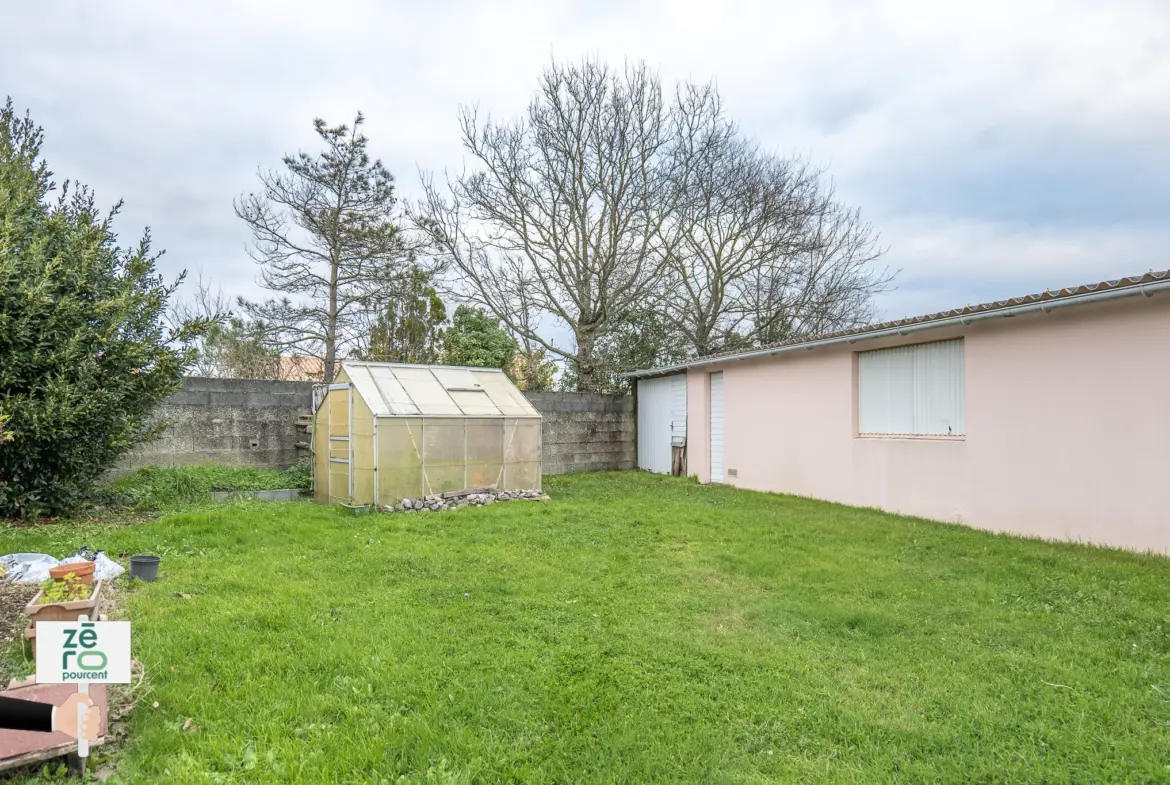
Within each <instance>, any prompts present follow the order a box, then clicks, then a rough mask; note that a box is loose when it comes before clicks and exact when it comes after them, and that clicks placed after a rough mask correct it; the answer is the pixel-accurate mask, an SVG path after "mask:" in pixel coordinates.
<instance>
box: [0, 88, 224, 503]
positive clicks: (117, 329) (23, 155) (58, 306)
mask: <svg viewBox="0 0 1170 785" xmlns="http://www.w3.org/2000/svg"><path fill="white" fill-rule="evenodd" d="M43 139H44V134H43V132H42V130H41V129H40V128H39V127H37V126H34V125H33V122H32V120H31V119H30V118H29V117H28V116H27V115H26V116H25V117H24V118H23V119H21V118H19V117H17V116H16V114H15V113H14V111H13V109H12V102H11V101H8V102H7V104H6V105H5V106H4V108H3V110H0V358H3V360H2V362H0V411H2V412H3V413H4V415H6V416H7V418H8V419H7V422H6V423H5V424H4V427H3V430H4V431H5V432H6V433H8V434H9V435H10V438H8V439H6V440H4V441H3V443H0V516H7V517H13V516H20V517H29V516H33V515H38V514H41V513H57V512H61V511H63V510H66V509H67V508H68V507H70V506H71V505H72V504H73V503H74V502H76V501H79V500H80V499H82V498H83V497H84V495H85V494H86V493H87V491H88V490H89V487H90V485H91V484H92V482H93V481H94V480H95V479H96V478H97V477H99V476H100V475H101V474H102V473H103V472H105V471H106V470H107V469H108V468H109V467H111V466H112V465H113V464H114V463H115V462H116V461H117V460H118V458H119V457H121V456H122V455H123V454H125V453H126V451H127V450H129V449H130V448H131V447H132V446H134V445H135V444H137V443H138V442H141V441H143V440H144V439H147V438H149V437H150V436H151V435H152V434H153V429H152V427H151V425H150V424H149V415H150V412H151V410H152V409H153V408H154V406H155V404H156V403H157V402H158V401H159V400H160V399H161V398H163V397H164V396H166V395H167V394H168V393H170V392H171V391H173V390H175V389H176V388H177V387H178V384H179V379H180V377H181V375H182V373H183V370H184V368H185V366H186V365H187V364H189V363H190V361H191V360H192V359H193V351H192V345H193V342H194V340H195V339H196V338H197V337H198V335H199V334H200V333H201V332H203V331H204V330H205V329H206V327H207V324H206V322H204V321H193V322H188V323H186V324H183V325H181V326H178V327H175V328H171V329H168V328H167V327H166V326H165V325H164V321H163V315H164V313H165V309H166V307H167V301H168V299H169V298H170V297H171V295H172V294H173V293H174V291H175V288H176V287H177V286H178V285H179V283H180V282H181V280H182V276H180V277H179V280H178V281H175V282H174V283H170V284H168V283H166V282H164V280H163V279H162V277H161V276H159V275H158V274H157V273H156V272H155V262H156V260H157V259H158V254H155V253H152V252H151V249H150V236H149V233H147V234H146V235H145V236H144V237H143V238H142V240H141V242H139V243H138V245H137V246H135V247H133V248H129V249H124V248H120V247H119V246H118V244H117V237H116V236H115V235H114V233H113V231H112V228H111V222H112V220H113V218H114V216H115V215H116V214H117V210H118V207H117V206H116V207H115V208H114V209H113V210H111V211H110V212H109V213H108V214H106V215H105V216H104V217H103V216H102V215H100V214H99V213H98V210H97V208H96V206H95V203H94V197H93V195H92V194H91V193H90V192H89V191H88V190H87V189H85V188H84V187H81V188H70V187H69V183H68V182H66V183H65V184H64V186H62V187H61V188H60V196H59V197H58V198H56V199H55V200H51V199H50V198H49V197H50V194H51V193H52V192H53V191H54V190H55V189H56V186H55V185H54V183H53V182H52V180H51V177H52V173H51V172H49V170H48V168H47V165H46V164H45V162H44V161H43V160H41V159H40V158H39V156H40V149H41V144H42V142H43Z"/></svg>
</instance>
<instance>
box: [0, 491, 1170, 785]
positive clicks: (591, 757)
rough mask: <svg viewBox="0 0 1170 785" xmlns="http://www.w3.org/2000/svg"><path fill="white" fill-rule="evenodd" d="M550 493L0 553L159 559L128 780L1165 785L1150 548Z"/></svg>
mask: <svg viewBox="0 0 1170 785" xmlns="http://www.w3.org/2000/svg"><path fill="white" fill-rule="evenodd" d="M546 489H547V491H548V492H549V493H550V494H551V495H552V496H553V501H551V502H548V503H543V504H540V503H519V502H516V503H511V504H498V505H493V506H491V507H485V508H468V509H465V510H462V511H458V512H449V513H439V514H430V515H422V514H420V515H405V514H400V513H399V514H394V515H391V516H383V515H362V516H355V515H352V514H347V513H343V512H340V511H337V510H333V509H326V508H322V507H318V506H314V505H312V504H310V503H308V502H292V503H283V504H261V503H256V502H241V503H233V504H223V505H217V506H208V507H206V508H204V509H200V510H196V511H191V512H187V513H181V514H174V515H169V516H167V517H164V518H163V519H161V520H159V521H157V522H154V523H150V524H147V525H141V526H132V527H127V526H122V527H116V526H109V527H100V526H98V527H88V528H85V529H82V530H78V529H76V528H70V527H67V526H45V527H39V528H32V529H10V530H7V531H3V530H0V538H2V540H3V542H4V545H3V547H2V550H6V551H47V552H50V553H66V552H72V551H73V550H74V549H76V547H78V546H79V545H81V544H89V545H91V546H92V547H104V548H105V549H107V551H109V552H112V553H118V552H139V551H143V550H149V551H151V552H155V553H160V554H161V555H162V556H163V561H162V569H161V576H162V577H161V580H160V581H159V582H158V583H156V584H146V585H142V586H139V587H136V588H134V589H133V590H132V591H130V592H128V597H127V609H128V613H129V614H130V616H131V618H132V619H133V623H134V627H133V629H134V650H135V656H136V657H137V658H139V659H141V660H142V661H143V662H144V663H145V665H146V669H147V672H148V674H149V678H150V681H151V683H152V684H153V692H152V693H151V695H150V698H149V701H157V702H158V707H157V708H151V706H150V705H149V702H144V703H143V704H140V705H139V707H138V708H136V709H135V710H134V712H133V713H132V714H131V718H130V729H129V730H130V737H129V742H128V746H127V747H126V749H125V750H124V752H123V753H122V754H121V756H120V758H119V760H118V764H117V771H118V777H119V781H123V782H135V783H137V782H164V781H165V782H170V783H187V782H245V781H246V782H319V783H334V782H337V783H340V782H367V781H368V782H399V781H403V782H419V783H422V782H501V781H525V782H568V781H573V782H615V781H639V782H640V781H670V782H678V781H687V782H758V781H791V782H842V783H845V782H849V783H852V782H958V781H962V782H1029V783H1031V782H1106V781H1110V782H1112V781H1131V782H1158V781H1170V634H1168V633H1170V597H1168V590H1167V586H1170V561H1167V560H1165V559H1162V558H1158V557H1150V556H1139V555H1134V554H1128V553H1123V552H1118V551H1110V550H1098V549H1092V548H1086V547H1080V546H1075V545H1065V544H1050V543H1043V542H1036V541H1027V540H1020V539H1015V538H1011V537H1005V536H995V535H991V534H987V533H982V532H976V531H972V530H969V529H965V528H961V527H955V526H947V525H943V524H934V523H929V522H926V521H921V520H916V519H910V518H904V517H898V516H892V515H886V514H883V513H879V512H875V511H871V510H861V509H854V508H848V507H841V506H835V505H830V504H824V503H819V502H814V501H809V500H805V499H799V498H792V497H780V496H770V495H764V494H755V493H750V492H744V491H738V490H735V489H731V488H725V487H703V486H698V485H695V484H692V483H689V482H686V481H682V480H674V479H671V478H662V477H652V476H648V475H644V474H596V475H577V476H569V477H563V478H551V479H549V480H548V481H547V484H546ZM184 595H186V597H185V596H184ZM188 597H189V598H188ZM188 718H191V722H190V724H187V721H188ZM185 726H186V730H184V727H185ZM400 777H401V778H402V779H399V778H400Z"/></svg>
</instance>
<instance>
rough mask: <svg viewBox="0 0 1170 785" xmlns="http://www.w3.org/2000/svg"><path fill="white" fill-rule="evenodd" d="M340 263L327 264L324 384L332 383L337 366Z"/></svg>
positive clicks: (335, 261)
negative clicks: (327, 302)
mask: <svg viewBox="0 0 1170 785" xmlns="http://www.w3.org/2000/svg"><path fill="white" fill-rule="evenodd" d="M339 266H340V263H339V262H338V261H337V260H336V254H334V262H333V263H332V264H330V265H329V314H328V318H329V323H328V324H327V325H326V326H325V367H324V368H323V369H322V378H323V379H324V381H325V384H332V383H333V376H334V369H335V368H336V366H337V268H338V267H339Z"/></svg>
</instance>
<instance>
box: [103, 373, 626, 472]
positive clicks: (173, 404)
mask: <svg viewBox="0 0 1170 785" xmlns="http://www.w3.org/2000/svg"><path fill="white" fill-rule="evenodd" d="M525 395H527V397H528V400H530V401H532V404H533V405H534V406H535V407H536V408H537V410H538V411H539V412H540V413H541V415H542V416H543V424H542V439H543V444H544V473H545V474H564V473H565V472H580V471H612V470H624V469H633V468H634V463H635V449H634V402H633V398H632V397H630V396H619V395H606V394H601V393H571V392H564V393H561V392H555V393H554V392H536V393H525ZM312 402H313V383H312V382H270V381H257V380H252V379H204V378H197V377H188V378H186V379H184V380H183V387H182V389H181V390H179V392H177V393H175V394H174V395H172V396H171V397H169V398H167V399H166V400H165V401H163V403H162V404H161V405H160V406H159V408H158V410H157V411H156V413H155V418H156V420H162V421H165V422H166V423H167V426H166V430H165V431H164V432H163V434H162V435H161V436H160V437H159V438H158V439H156V440H155V441H153V442H149V443H147V444H144V445H141V446H139V447H137V448H136V449H135V450H133V451H132V452H131V453H130V454H129V455H128V456H127V457H126V458H125V459H124V460H123V461H122V463H121V464H120V465H119V466H118V468H117V469H116V470H115V474H122V473H125V472H128V471H133V470H135V469H139V468H141V467H143V466H188V465H192V464H201V463H222V464H231V465H237V466H261V467H269V468H274V469H284V468H287V467H289V466H292V465H293V464H294V463H296V462H297V460H299V459H300V458H302V457H303V458H307V457H309V453H308V452H307V451H305V450H298V449H297V446H296V445H297V442H303V441H307V435H306V434H305V432H304V431H302V430H300V429H299V428H297V424H296V423H297V415H298V414H302V413H308V412H309V411H311V409H312V405H313V403H312Z"/></svg>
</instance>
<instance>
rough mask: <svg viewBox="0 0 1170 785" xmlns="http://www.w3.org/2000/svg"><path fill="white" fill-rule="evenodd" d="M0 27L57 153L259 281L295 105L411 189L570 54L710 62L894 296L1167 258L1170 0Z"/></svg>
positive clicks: (446, 9)
mask: <svg viewBox="0 0 1170 785" xmlns="http://www.w3.org/2000/svg"><path fill="white" fill-rule="evenodd" d="M180 5H182V7H179V6H180ZM0 30H3V31H4V45H3V47H0V92H3V93H7V94H9V95H11V97H12V99H13V101H14V102H15V104H16V106H17V107H18V108H20V109H25V108H27V109H30V110H31V111H32V113H33V116H34V119H35V120H36V121H37V122H39V123H40V124H42V125H43V126H44V127H45V130H46V133H47V137H48V140H47V144H46V146H45V154H46V156H47V158H48V159H49V163H50V165H51V167H52V168H53V169H54V171H56V172H57V173H58V175H59V176H61V177H68V178H71V179H75V180H78V181H80V182H83V183H87V184H89V185H91V186H92V187H94V188H95V189H96V191H97V194H98V197H99V199H100V200H102V201H103V203H107V204H108V203H109V202H111V201H113V200H114V199H116V198H123V199H125V200H126V206H125V209H124V211H123V213H122V218H121V219H120V222H119V223H118V229H119V231H120V233H121V235H122V239H123V242H124V243H130V242H133V241H134V240H136V238H137V235H138V234H139V233H140V232H141V230H142V228H143V227H144V226H150V227H151V228H152V230H153V232H154V236H155V239H156V242H157V245H158V246H160V247H163V248H165V249H166V250H167V254H166V257H165V264H164V269H165V270H167V271H168V272H177V271H178V270H179V269H182V268H190V269H196V268H202V269H203V271H204V273H205V274H206V275H207V276H208V277H209V278H211V279H212V280H213V281H214V282H216V283H218V284H219V285H221V286H222V287H223V289H224V290H225V291H226V292H228V293H229V294H237V293H240V294H247V295H252V296H255V295H256V294H258V293H259V292H258V289H257V287H256V284H255V277H256V270H255V267H254V264H253V263H252V262H251V261H250V260H249V258H248V257H247V255H246V253H245V250H244V249H245V244H246V242H247V233H246V232H245V230H244V227H243V226H242V224H241V222H240V221H238V220H237V219H236V218H235V216H234V215H233V213H232V199H233V197H235V196H237V195H238V194H240V193H241V192H244V191H246V190H250V189H252V188H253V187H254V184H255V173H256V169H257V166H259V165H264V166H266V167H267V166H275V165H277V164H278V163H279V159H280V156H281V154H282V153H284V152H287V151H293V150H296V149H298V148H301V147H306V149H313V148H312V144H313V131H312V127H311V120H312V118H314V117H316V116H321V117H324V118H325V119H326V120H328V121H329V122H330V123H331V124H334V123H339V122H343V121H348V120H349V119H351V118H352V116H353V114H354V112H355V111H356V110H358V109H360V110H362V111H363V112H364V113H365V114H366V117H367V120H368V122H367V126H366V131H367V134H368V136H369V137H370V139H371V146H372V150H373V152H374V154H375V155H377V156H379V157H381V158H382V159H383V161H384V162H385V163H386V164H387V166H388V167H389V168H390V170H391V171H392V172H393V173H394V174H395V176H396V177H397V180H398V184H399V188H400V193H401V194H402V195H403V196H406V197H412V196H415V195H416V194H417V193H418V186H417V181H418V178H417V170H418V168H419V167H422V168H424V169H429V170H441V169H443V168H445V167H446V168H455V169H457V168H459V167H460V165H461V163H462V161H463V153H462V150H461V148H460V144H459V138H458V128H457V124H456V111H457V108H458V106H459V104H460V103H478V104H479V105H480V107H481V108H483V109H485V110H490V111H491V112H492V113H493V114H498V115H503V116H513V115H517V114H518V113H520V112H521V111H522V110H523V109H524V107H525V105H526V104H527V103H528V101H529V99H530V98H531V96H532V94H533V92H534V90H535V88H536V79H537V75H538V73H539V72H540V70H541V68H542V67H543V66H544V65H545V64H547V63H548V62H549V60H550V58H551V57H554V56H555V57H556V58H557V59H558V60H574V59H579V58H581V57H582V56H585V55H598V56H601V57H603V58H605V59H607V60H609V61H610V62H611V63H613V64H621V63H622V61H623V60H645V61H646V62H647V63H648V64H649V65H651V66H652V67H653V68H655V69H657V70H658V71H659V73H660V74H661V76H662V78H663V80H664V82H667V83H670V82H673V81H675V80H679V79H687V78H691V79H695V80H709V79H714V80H716V81H717V82H718V84H719V87H720V89H721V92H722V93H723V96H724V99H725V102H726V105H727V106H728V108H729V110H730V113H731V114H732V115H733V116H735V117H736V118H737V119H738V120H739V121H740V122H741V124H742V126H743V128H744V129H745V130H746V131H747V132H748V133H750V134H751V135H753V136H755V137H756V138H758V139H759V140H760V141H762V142H763V143H764V144H765V145H767V146H769V147H771V148H773V149H776V150H779V151H781V152H786V153H797V154H802V155H807V156H809V157H810V158H811V159H812V160H813V161H815V162H818V163H821V164H824V165H826V166H828V168H829V171H830V172H831V174H832V176H833V178H834V180H835V182H836V183H837V185H838V189H839V192H840V193H841V194H842V196H843V197H844V198H845V200H846V201H847V202H849V203H850V204H852V205H855V206H858V207H860V208H861V209H862V211H863V213H864V215H865V216H866V217H868V218H869V219H870V220H871V221H872V222H873V223H874V224H875V226H876V227H877V228H878V229H879V230H880V231H881V234H882V238H883V242H884V244H885V245H887V246H888V247H889V253H888V256H887V258H886V261H887V262H888V264H889V265H890V266H892V267H894V268H900V269H901V271H902V272H901V274H900V275H899V277H898V281H897V284H898V286H897V289H896V291H893V292H890V293H888V294H886V295H883V296H882V297H881V299H880V302H879V309H880V311H881V312H882V314H883V316H885V317H887V318H898V317H902V316H909V315H914V314H919V313H927V312H932V311H936V310H941V309H944V308H949V307H953V306H957V305H963V304H966V303H974V302H981V301H985V300H989V299H996V298H1000V297H1006V296H1012V295H1017V294H1024V293H1027V292H1031V291H1036V290H1043V289H1044V288H1046V287H1050V286H1051V287H1059V286H1064V285H1075V284H1080V283H1086V282H1090V281H1097V280H1102V279H1107V278H1115V277H1120V276H1123V275H1129V274H1135V273H1141V272H1144V271H1146V270H1148V269H1150V268H1155V269H1164V268H1166V267H1170V261H1168V259H1167V257H1168V255H1170V254H1167V250H1166V249H1167V248H1170V2H1166V0H1109V2H1106V1H1105V0H1086V1H1084V2H1081V1H1080V0H1059V2H1058V1H1057V0H1052V2H1045V1H1043V0H1011V1H1010V2H1001V1H1000V0H980V2H970V3H960V2H953V3H952V2H910V1H909V0H907V1H905V2H901V1H897V0H869V1H866V0H839V1H837V2H807V0H806V1H804V2H788V1H787V0H773V1H772V2H760V3H732V2H719V1H718V0H703V1H702V2H683V1H680V0H675V1H674V2H637V0H627V1H623V2H617V1H616V0H600V1H598V2H588V3H558V2H552V0H546V2H530V3H529V2H500V1H498V0H497V1H496V2H483V3H458V2H410V3H406V2H403V3H391V2H375V1H374V0H370V1H369V2H341V1H340V0H331V1H330V2H321V0H316V1H315V2H307V1H302V0H281V1H279V2H276V1H274V2H259V1H254V2H250V1H248V0H199V2H188V3H183V4H179V3H172V2H159V0H123V1H118V0H108V1H106V2H96V3H95V2H92V0H86V1H84V2H66V1H64V0H41V1H40V2H36V3H32V2H17V1H16V0H3V3H2V4H0Z"/></svg>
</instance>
